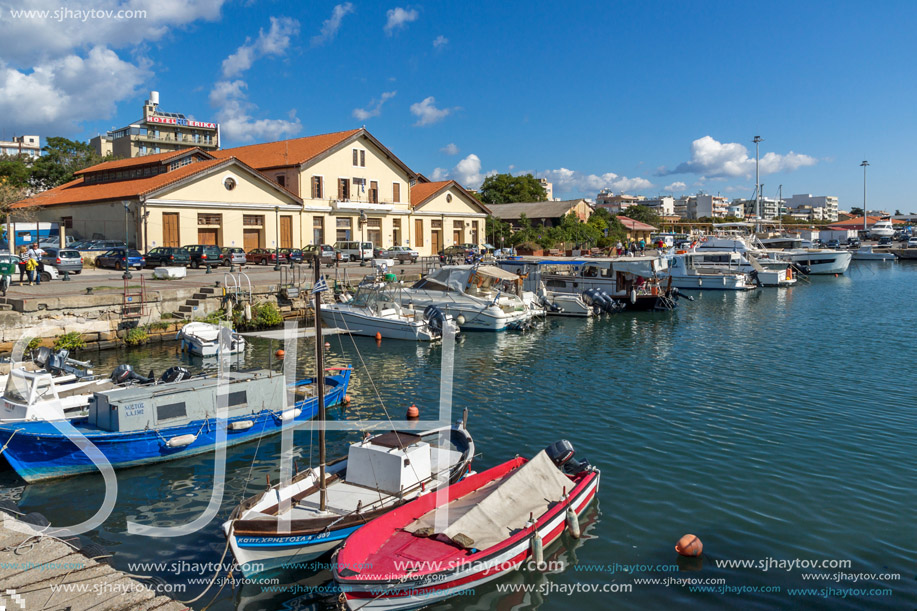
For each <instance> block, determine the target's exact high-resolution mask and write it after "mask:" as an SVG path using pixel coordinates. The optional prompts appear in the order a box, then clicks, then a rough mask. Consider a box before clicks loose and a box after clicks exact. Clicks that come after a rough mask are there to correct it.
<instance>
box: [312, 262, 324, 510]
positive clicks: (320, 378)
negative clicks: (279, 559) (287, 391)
mask: <svg viewBox="0 0 917 611" xmlns="http://www.w3.org/2000/svg"><path fill="white" fill-rule="evenodd" d="M319 252H320V251H318V250H316V253H315V261H314V263H313V265H312V267H313V268H314V269H315V284H313V285H312V297H314V298H315V306H314V310H315V369H316V372H315V384H316V392H317V393H318V421H319V426H318V477H319V509H320V510H321V511H325V505H326V503H327V496H328V488H327V484H326V483H325V365H324V362H323V356H324V355H323V352H324V350H325V344H324V343H323V342H322V316H321V312H322V293H321V291H316V290H315V289H316V288H317V287H318V286H319V283H320V282H322V262H321V258H320V256H319Z"/></svg>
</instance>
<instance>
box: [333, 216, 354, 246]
mask: <svg viewBox="0 0 917 611" xmlns="http://www.w3.org/2000/svg"><path fill="white" fill-rule="evenodd" d="M335 225H336V226H337V237H336V239H337V241H338V242H349V241H350V236H351V231H352V230H353V219H352V218H350V217H349V216H346V217H338V218H337V222H336V223H335Z"/></svg>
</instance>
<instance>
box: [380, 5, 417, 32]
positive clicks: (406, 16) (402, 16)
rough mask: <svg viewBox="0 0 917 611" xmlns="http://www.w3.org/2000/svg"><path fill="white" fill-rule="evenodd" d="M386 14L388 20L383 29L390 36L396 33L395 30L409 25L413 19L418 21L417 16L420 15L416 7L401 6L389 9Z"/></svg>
mask: <svg viewBox="0 0 917 611" xmlns="http://www.w3.org/2000/svg"><path fill="white" fill-rule="evenodd" d="M385 15H386V17H388V20H387V21H386V22H385V27H384V28H383V29H384V30H385V33H386V34H388V35H389V36H391V35H392V34H394V32H395V30H397V29H400V28H404V27H407V24H409V23H411V22H412V21H417V18H418V17H419V16H420V14H419V13H418V12H417V11H416V10H415V9H408V10H405V9H403V8H401V7H400V6H399V7H395V8H393V9H389V10H388V11H387V12H386V13H385Z"/></svg>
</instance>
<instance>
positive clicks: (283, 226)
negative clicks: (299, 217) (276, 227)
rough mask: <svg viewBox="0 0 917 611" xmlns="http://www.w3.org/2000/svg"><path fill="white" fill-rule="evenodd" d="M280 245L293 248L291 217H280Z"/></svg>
mask: <svg viewBox="0 0 917 611" xmlns="http://www.w3.org/2000/svg"><path fill="white" fill-rule="evenodd" d="M280 247H281V248H293V217H292V216H282V217H280Z"/></svg>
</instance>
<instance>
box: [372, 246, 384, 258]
mask: <svg viewBox="0 0 917 611" xmlns="http://www.w3.org/2000/svg"><path fill="white" fill-rule="evenodd" d="M383 257H385V249H384V248H382V247H381V246H373V259H382V258H383Z"/></svg>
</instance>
